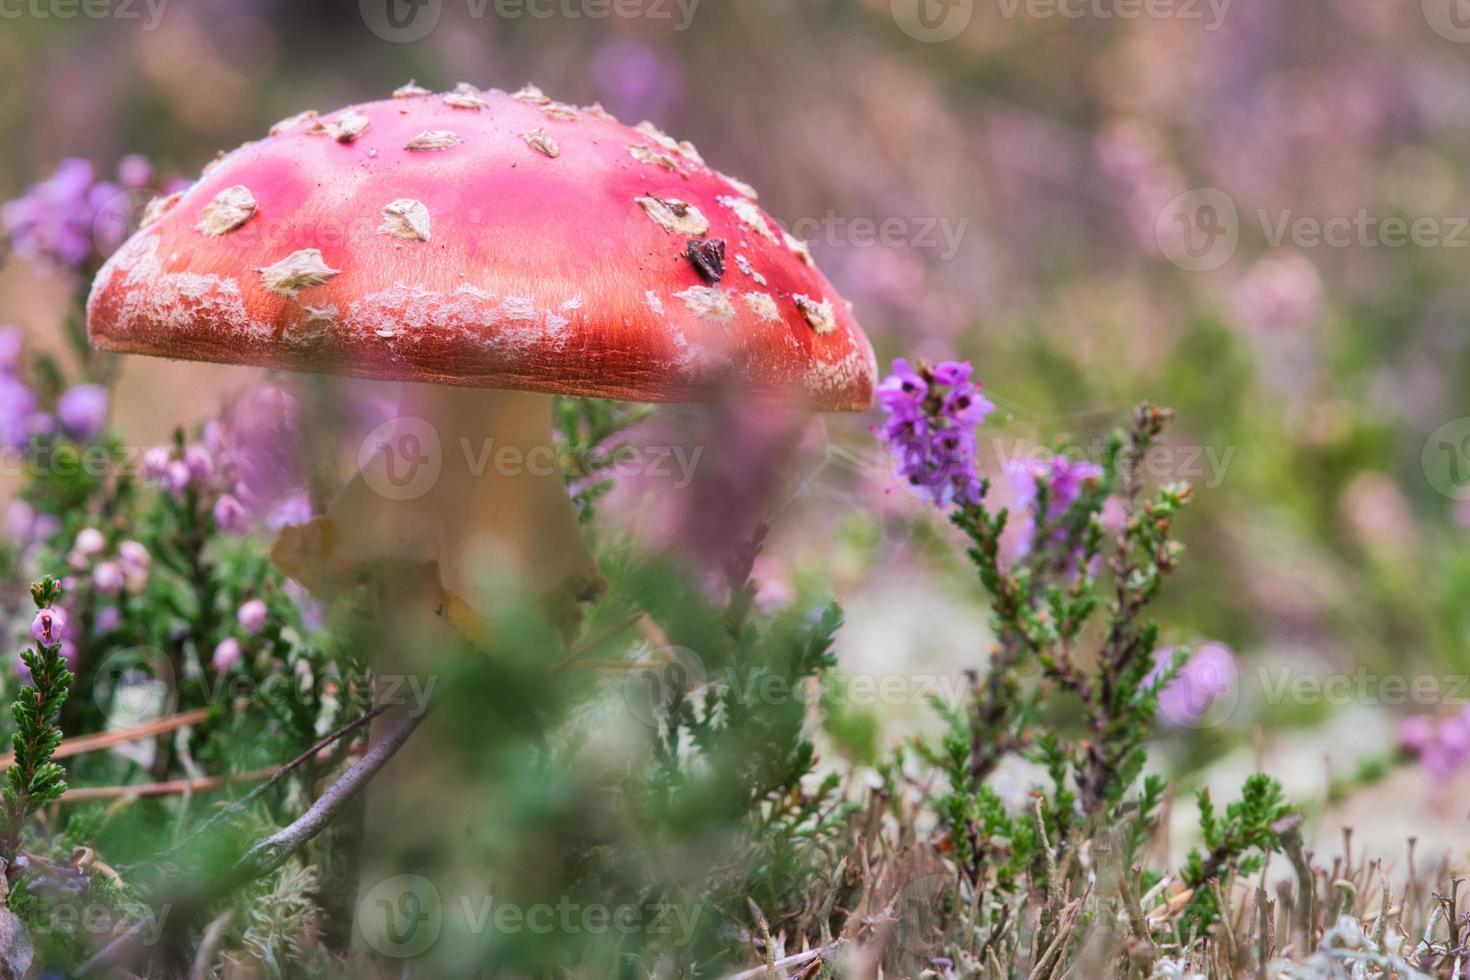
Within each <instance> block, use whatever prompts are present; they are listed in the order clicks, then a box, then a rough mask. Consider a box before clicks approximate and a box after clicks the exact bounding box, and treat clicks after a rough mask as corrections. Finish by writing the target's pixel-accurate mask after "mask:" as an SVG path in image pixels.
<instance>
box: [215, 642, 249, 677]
mask: <svg viewBox="0 0 1470 980" xmlns="http://www.w3.org/2000/svg"><path fill="white" fill-rule="evenodd" d="M244 653H245V651H244V650H242V649H240V641H239V640H237V639H235V638H234V637H233V636H227V637H225V638H224V639H223V640H220V641H219V645H218V646H216V647H215V648H214V654H213V655H212V656H210V658H209V666H211V667H213V668H214V669H215V670H217V671H219V672H220V673H224V672H225V671H227V670H229V669H230V668H231V667H233V666H235V665H236V664H237V663H239V662H240V658H241V657H242V656H243V655H244Z"/></svg>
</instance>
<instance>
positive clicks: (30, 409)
mask: <svg viewBox="0 0 1470 980" xmlns="http://www.w3.org/2000/svg"><path fill="white" fill-rule="evenodd" d="M35 416H36V393H35V392H34V391H32V390H31V389H30V388H28V387H27V386H26V384H25V383H24V382H22V381H20V380H19V379H18V378H15V377H14V376H12V375H9V374H0V445H4V446H8V447H10V448H12V449H14V448H18V447H20V446H24V445H25V444H26V443H27V442H28V441H29V440H30V435H31V431H32V430H31V423H32V422H33V420H34V419H35Z"/></svg>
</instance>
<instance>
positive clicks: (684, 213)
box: [636, 194, 709, 236]
mask: <svg viewBox="0 0 1470 980" xmlns="http://www.w3.org/2000/svg"><path fill="white" fill-rule="evenodd" d="M636 200H637V202H638V206H639V207H641V208H642V209H643V210H644V211H645V212H646V213H647V214H648V216H649V217H650V218H652V219H653V220H654V221H655V222H657V223H658V225H659V226H660V227H662V228H663V229H664V231H669V232H673V233H674V234H676V235H694V236H699V235H703V234H705V233H706V232H708V231H709V219H708V218H706V217H705V216H704V215H703V214H702V213H701V212H700V210H699V208H697V207H695V206H694V205H692V204H686V203H685V202H684V201H680V200H678V199H676V198H672V197H670V198H659V197H654V196H653V195H652V194H645V195H644V196H643V197H640V198H636Z"/></svg>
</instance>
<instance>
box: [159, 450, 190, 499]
mask: <svg viewBox="0 0 1470 980" xmlns="http://www.w3.org/2000/svg"><path fill="white" fill-rule="evenodd" d="M193 477H194V474H193V473H191V472H189V464H188V463H186V462H184V461H183V460H182V459H176V460H174V461H172V462H171V463H169V464H168V466H166V467H164V470H163V478H162V480H161V481H160V485H161V486H162V487H163V489H165V490H167V491H168V494H169V496H171V497H173V498H174V499H178V498H179V497H182V496H183V495H184V491H185V490H187V489H188V488H189V481H190V480H191V479H193Z"/></svg>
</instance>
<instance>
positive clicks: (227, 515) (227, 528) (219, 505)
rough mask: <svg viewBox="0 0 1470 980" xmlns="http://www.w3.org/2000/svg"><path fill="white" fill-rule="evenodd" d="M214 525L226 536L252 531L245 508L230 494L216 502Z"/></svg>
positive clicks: (222, 496)
mask: <svg viewBox="0 0 1470 980" xmlns="http://www.w3.org/2000/svg"><path fill="white" fill-rule="evenodd" d="M214 525H215V527H217V528H219V530H221V531H223V532H225V533H226V534H244V533H246V532H247V531H249V530H250V520H249V516H248V515H247V514H246V513H245V508H244V507H242V506H241V505H240V501H238V500H236V499H235V498H234V497H233V496H231V495H230V494H228V493H227V494H223V495H221V496H220V498H219V499H218V500H216V501H215V502H214Z"/></svg>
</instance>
